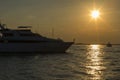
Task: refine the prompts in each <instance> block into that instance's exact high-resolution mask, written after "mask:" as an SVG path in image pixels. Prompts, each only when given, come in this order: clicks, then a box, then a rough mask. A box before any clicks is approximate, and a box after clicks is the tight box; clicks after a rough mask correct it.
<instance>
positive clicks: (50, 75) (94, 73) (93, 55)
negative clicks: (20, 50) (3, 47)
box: [0, 45, 120, 80]
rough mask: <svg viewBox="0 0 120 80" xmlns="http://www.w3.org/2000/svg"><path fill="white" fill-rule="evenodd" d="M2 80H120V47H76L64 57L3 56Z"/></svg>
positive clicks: (0, 74) (50, 55)
mask: <svg viewBox="0 0 120 80" xmlns="http://www.w3.org/2000/svg"><path fill="white" fill-rule="evenodd" d="M0 80H120V46H117V45H113V47H106V46H105V45H73V46H71V47H70V48H69V50H68V52H67V53H63V54H45V55H43V54H37V55H33V56H0Z"/></svg>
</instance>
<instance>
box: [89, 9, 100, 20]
mask: <svg viewBox="0 0 120 80" xmlns="http://www.w3.org/2000/svg"><path fill="white" fill-rule="evenodd" d="M91 16H92V18H94V19H97V18H99V16H100V12H99V10H93V11H91Z"/></svg>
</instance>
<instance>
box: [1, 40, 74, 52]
mask: <svg viewBox="0 0 120 80" xmlns="http://www.w3.org/2000/svg"><path fill="white" fill-rule="evenodd" d="M72 44H73V42H39V43H0V53H3V52H7V53H9V52H11V53H17V52H21V53H23V52H24V53H30V52H32V53H34V52H39V53H62V52H65V51H66V50H67V49H68V48H69V47H70V45H72Z"/></svg>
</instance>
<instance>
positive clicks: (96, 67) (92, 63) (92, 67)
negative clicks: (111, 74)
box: [86, 45, 105, 80]
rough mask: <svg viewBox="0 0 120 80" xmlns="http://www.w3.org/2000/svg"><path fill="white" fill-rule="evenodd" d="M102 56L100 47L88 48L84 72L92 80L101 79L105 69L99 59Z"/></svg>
mask: <svg viewBox="0 0 120 80" xmlns="http://www.w3.org/2000/svg"><path fill="white" fill-rule="evenodd" d="M103 55H104V54H103V53H102V50H101V46H100V45H90V46H88V53H87V62H86V68H87V70H86V72H87V73H88V74H89V75H91V79H92V80H101V79H102V75H103V69H105V67H104V66H103V61H102V58H101V56H103Z"/></svg>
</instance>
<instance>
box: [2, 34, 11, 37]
mask: <svg viewBox="0 0 120 80" xmlns="http://www.w3.org/2000/svg"><path fill="white" fill-rule="evenodd" d="M3 35H4V36H5V37H7V36H13V34H12V33H4V34H3Z"/></svg>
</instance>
